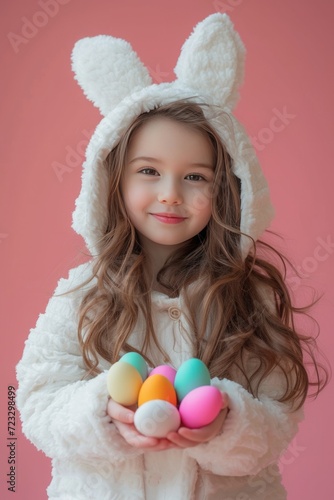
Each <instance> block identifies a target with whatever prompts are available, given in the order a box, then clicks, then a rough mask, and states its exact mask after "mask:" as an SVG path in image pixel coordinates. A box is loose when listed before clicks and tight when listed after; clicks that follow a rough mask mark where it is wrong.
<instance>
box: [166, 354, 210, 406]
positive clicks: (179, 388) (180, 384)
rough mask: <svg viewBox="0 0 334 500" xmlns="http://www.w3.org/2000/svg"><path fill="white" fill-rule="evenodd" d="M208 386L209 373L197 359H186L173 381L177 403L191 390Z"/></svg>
mask: <svg viewBox="0 0 334 500" xmlns="http://www.w3.org/2000/svg"><path fill="white" fill-rule="evenodd" d="M210 384H211V377H210V372H209V370H208V368H207V366H206V365H205V364H204V363H203V361H201V360H200V359H198V358H191V359H188V360H187V361H185V362H184V363H182V365H181V366H180V368H179V369H178V370H177V372H176V376H175V380H174V388H175V390H176V394H177V398H178V401H179V403H180V402H181V401H182V399H183V398H184V397H185V396H186V395H187V394H188V393H189V392H190V391H192V390H193V389H196V388H197V387H201V386H202V385H210Z"/></svg>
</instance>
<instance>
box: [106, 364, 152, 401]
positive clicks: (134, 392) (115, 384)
mask: <svg viewBox="0 0 334 500" xmlns="http://www.w3.org/2000/svg"><path fill="white" fill-rule="evenodd" d="M142 384H143V381H142V378H141V376H140V373H139V372H138V370H136V368H135V367H134V366H132V365H130V364H129V363H125V362H124V361H118V362H117V363H114V364H113V365H112V366H111V368H110V369H109V372H108V378H107V388H108V393H109V395H110V397H111V398H112V399H113V400H114V401H116V402H117V403H119V404H121V405H124V406H131V405H134V404H136V403H137V400H138V394H139V391H140V388H141V386H142Z"/></svg>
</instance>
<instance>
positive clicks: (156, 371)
mask: <svg viewBox="0 0 334 500" xmlns="http://www.w3.org/2000/svg"><path fill="white" fill-rule="evenodd" d="M151 375H163V376H164V377H166V378H168V380H169V381H170V382H171V384H173V385H174V379H175V375H176V370H175V369H174V368H172V367H171V366H169V365H160V366H157V367H156V368H153V370H152V371H151V373H150V376H151Z"/></svg>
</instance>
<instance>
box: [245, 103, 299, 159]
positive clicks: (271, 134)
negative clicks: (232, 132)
mask: <svg viewBox="0 0 334 500" xmlns="http://www.w3.org/2000/svg"><path fill="white" fill-rule="evenodd" d="M272 113H273V116H272V117H271V118H270V120H269V124H268V127H263V128H261V130H259V132H258V133H257V134H256V135H255V136H252V137H251V141H252V144H253V146H254V148H255V149H256V151H263V150H264V148H265V147H266V146H267V145H268V144H270V143H271V142H273V140H274V138H275V135H276V134H279V133H280V132H283V130H285V129H286V127H287V126H288V125H290V123H291V121H292V120H294V119H295V118H296V116H297V115H294V114H292V113H289V112H288V111H287V109H286V106H283V110H282V111H280V110H279V109H277V108H273V109H272Z"/></svg>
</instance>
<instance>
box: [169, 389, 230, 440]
mask: <svg viewBox="0 0 334 500" xmlns="http://www.w3.org/2000/svg"><path fill="white" fill-rule="evenodd" d="M224 400H225V401H226V402H227V401H228V400H227V394H224ZM226 404H227V403H226ZM228 411H229V410H228V407H227V406H225V407H224V408H223V409H222V410H221V411H220V413H219V414H218V416H217V417H216V418H215V420H214V421H213V422H211V424H209V425H206V426H205V427H201V428H200V429H188V428H187V427H180V428H179V430H178V431H177V432H170V433H168V434H167V439H168V440H169V441H171V442H172V443H174V444H175V445H177V446H178V447H179V448H189V447H191V446H196V445H198V444H200V443H206V442H207V441H210V440H211V439H213V438H214V437H216V436H217V435H218V434H220V433H221V432H222V428H223V424H224V422H225V419H226V416H227V414H228Z"/></svg>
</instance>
